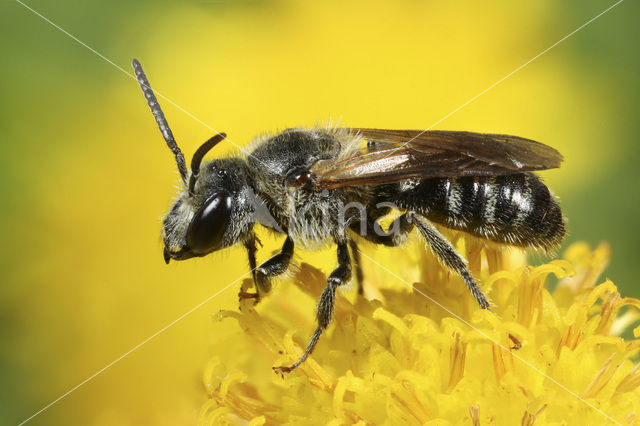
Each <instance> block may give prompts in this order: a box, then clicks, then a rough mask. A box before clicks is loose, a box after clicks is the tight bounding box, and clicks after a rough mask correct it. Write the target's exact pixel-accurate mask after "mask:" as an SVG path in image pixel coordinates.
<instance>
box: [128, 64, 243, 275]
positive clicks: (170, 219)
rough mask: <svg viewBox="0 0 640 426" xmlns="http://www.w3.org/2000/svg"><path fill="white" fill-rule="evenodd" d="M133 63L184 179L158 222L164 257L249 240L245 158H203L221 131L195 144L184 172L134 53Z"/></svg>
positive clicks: (179, 154)
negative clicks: (182, 184)
mask: <svg viewBox="0 0 640 426" xmlns="http://www.w3.org/2000/svg"><path fill="white" fill-rule="evenodd" d="M133 69H134V71H135V74H136V78H137V80H138V83H139V84H140V87H141V88H142V92H143V93H144V96H145V98H146V99H147V103H148V105H149V108H151V113H152V114H153V116H154V117H155V119H156V123H157V124H158V127H159V128H160V132H161V133H162V136H163V137H164V139H165V141H166V142H167V145H168V146H169V148H170V149H171V151H172V152H173V154H174V155H175V158H176V163H177V165H178V171H179V172H180V176H181V178H182V182H183V183H184V188H183V190H182V191H181V193H180V195H179V196H178V198H177V200H176V201H175V203H174V204H173V206H172V207H171V209H170V210H169V213H168V214H167V216H166V217H165V219H164V223H163V226H162V238H163V240H164V259H165V261H166V262H167V263H169V260H170V259H176V260H183V259H189V258H191V257H199V256H204V255H206V254H209V253H211V252H213V251H216V250H220V249H222V248H225V247H229V246H231V245H233V244H235V243H237V242H240V241H245V240H248V238H249V236H250V234H251V229H252V228H253V220H252V213H253V209H252V200H253V198H252V197H253V192H252V191H251V186H250V184H249V175H248V172H247V164H246V163H245V162H244V161H243V160H241V159H238V158H227V159H218V160H213V161H209V162H207V163H205V164H202V159H203V158H204V156H205V155H206V154H207V152H209V151H210V150H211V149H212V148H213V147H214V146H216V145H217V144H218V143H219V142H221V141H222V140H224V138H225V137H226V135H225V134H224V133H220V134H217V135H215V136H213V137H212V138H211V139H209V140H208V141H206V142H205V143H204V144H202V146H200V148H198V150H197V151H196V152H195V154H194V155H193V159H192V161H191V171H190V172H189V171H188V170H187V166H186V163H185V160H184V155H183V154H182V151H181V150H180V148H179V147H178V145H177V143H176V141H175V139H174V137H173V133H172V132H171V129H170V128H169V124H168V123H167V121H166V119H165V116H164V113H163V112H162V109H161V108H160V105H159V103H158V100H157V98H156V96H155V94H154V92H153V90H152V89H151V86H150V85H149V81H148V80H147V77H146V75H145V73H144V71H143V70H142V65H140V62H138V61H137V60H136V59H134V60H133Z"/></svg>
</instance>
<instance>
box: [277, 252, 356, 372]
mask: <svg viewBox="0 0 640 426" xmlns="http://www.w3.org/2000/svg"><path fill="white" fill-rule="evenodd" d="M337 244H338V267H337V268H336V269H335V270H334V271H333V272H332V273H331V275H329V278H328V279H327V286H326V287H325V288H324V290H323V291H322V295H321V296H320V300H319V301H318V307H317V308H316V318H317V320H318V327H317V328H316V330H315V331H314V332H313V335H312V336H311V339H309V343H308V344H307V348H306V349H305V350H304V353H303V354H302V356H301V357H300V359H298V360H297V361H296V362H294V363H293V364H291V366H289V367H286V366H282V367H273V370H274V371H275V372H276V373H278V374H280V375H281V376H282V377H284V373H290V372H292V371H293V370H295V369H296V368H297V367H298V366H299V365H300V364H302V363H303V362H304V361H305V360H306V359H307V358H308V357H309V355H311V352H313V349H314V348H315V346H316V343H318V340H320V336H321V335H322V332H323V331H324V330H325V329H326V328H327V326H328V325H329V323H330V322H331V318H332V317H333V308H334V305H335V298H336V290H337V289H338V286H340V285H342V284H344V283H345V282H347V281H349V279H350V278H351V261H350V259H349V246H348V244H347V242H346V241H344V242H337Z"/></svg>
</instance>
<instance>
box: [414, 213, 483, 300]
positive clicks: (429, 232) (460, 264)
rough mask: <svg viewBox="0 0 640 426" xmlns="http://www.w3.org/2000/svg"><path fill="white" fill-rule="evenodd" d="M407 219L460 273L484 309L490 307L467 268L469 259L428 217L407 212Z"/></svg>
mask: <svg viewBox="0 0 640 426" xmlns="http://www.w3.org/2000/svg"><path fill="white" fill-rule="evenodd" d="M407 219H408V220H409V222H411V223H413V224H414V225H415V226H416V228H418V230H420V233H421V234H422V236H423V237H424V238H425V240H427V244H428V245H429V247H431V250H433V252H434V253H435V255H436V256H437V257H438V259H439V260H440V261H441V262H442V263H443V264H444V265H445V266H446V267H447V268H449V269H451V270H453V271H454V272H455V273H457V274H458V275H460V276H461V277H462V279H463V280H464V282H465V284H466V285H467V287H468V288H469V291H471V294H473V297H475V299H476V301H477V302H478V304H479V305H480V307H481V308H482V309H489V310H491V307H490V305H489V301H488V300H487V297H486V296H485V295H484V293H483V292H482V290H481V289H480V287H478V284H477V283H476V281H475V280H474V279H473V277H472V276H471V272H470V271H469V268H467V261H466V260H465V259H464V257H462V256H461V255H460V254H459V253H458V252H457V251H456V249H455V248H454V247H453V245H452V244H451V243H450V242H449V241H447V239H446V238H445V237H444V236H443V235H442V234H441V233H440V232H438V230H437V229H436V228H435V226H433V224H431V222H429V221H428V220H427V219H425V218H423V217H422V216H420V215H418V214H417V213H414V212H409V213H407Z"/></svg>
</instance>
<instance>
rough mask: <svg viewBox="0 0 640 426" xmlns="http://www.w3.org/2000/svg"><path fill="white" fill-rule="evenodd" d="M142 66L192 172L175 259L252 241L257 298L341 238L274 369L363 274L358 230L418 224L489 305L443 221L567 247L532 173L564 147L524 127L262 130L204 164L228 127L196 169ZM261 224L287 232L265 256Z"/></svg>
mask: <svg viewBox="0 0 640 426" xmlns="http://www.w3.org/2000/svg"><path fill="white" fill-rule="evenodd" d="M133 67H134V70H135V74H136V77H137V79H138V82H139V83H140V86H141V87H142V90H143V92H144V95H145V97H146V99H147V102H148V104H149V107H150V108H151V112H152V113H153V115H154V117H155V119H156V122H157V123H158V126H159V128H160V131H161V132H162V135H163V136H164V139H165V140H166V142H167V144H168V145H169V148H171V150H172V151H173V153H174V154H175V157H176V161H177V163H178V170H179V171H180V175H181V177H182V180H183V182H184V188H183V190H182V191H181V192H180V194H179V196H178V198H177V200H176V201H175V203H174V205H173V207H171V210H169V213H168V214H167V216H166V217H165V219H164V224H163V228H162V236H163V239H164V246H165V247H164V258H165V261H166V262H167V263H168V262H169V260H170V259H176V260H184V259H188V258H191V257H196V256H198V257H199V256H205V255H207V254H209V253H211V252H213V251H216V250H221V249H223V248H226V247H229V246H232V245H235V244H237V243H242V244H244V246H245V247H246V249H247V252H248V256H249V265H250V267H251V271H252V274H253V279H254V283H255V285H256V293H255V294H247V293H241V297H255V298H256V299H258V298H259V297H260V295H262V294H265V293H267V292H269V290H270V288H271V284H270V280H271V279H272V278H273V277H275V276H277V275H279V274H282V273H283V272H285V271H286V270H287V268H288V265H289V261H290V260H291V257H292V255H293V251H294V246H295V245H301V246H304V247H306V248H311V249H313V248H317V247H320V246H323V245H326V244H327V243H331V242H334V243H335V244H336V246H337V258H338V266H337V267H336V269H335V270H334V271H333V272H332V273H331V274H330V275H329V278H328V279H327V286H326V287H325V289H324V291H323V292H322V295H321V296H320V300H319V301H318V306H317V312H316V316H317V321H318V327H317V328H316V330H315V332H314V333H313V335H312V337H311V339H310V341H309V344H308V346H307V348H306V350H305V352H304V354H303V355H302V357H301V358H300V359H299V360H298V361H296V362H295V363H294V364H293V365H291V366H289V367H276V368H275V370H276V371H277V372H279V373H281V374H282V373H284V372H290V371H292V370H293V369H295V368H296V367H297V366H298V365H300V363H302V362H304V360H305V359H306V358H307V357H308V356H309V354H310V353H311V352H312V351H313V348H314V347H315V345H316V343H317V342H318V339H319V338H320V336H321V334H322V332H323V330H324V329H326V328H327V326H328V325H329V323H330V321H331V318H332V316H333V309H334V301H335V293H336V289H337V288H338V287H339V286H340V285H342V284H344V283H346V282H347V281H349V279H350V278H351V275H352V267H353V268H355V275H356V277H357V278H358V281H360V278H361V276H362V274H361V271H360V267H359V251H358V248H357V246H356V243H355V241H354V237H362V238H364V239H366V240H368V241H371V242H373V243H376V244H382V245H385V246H397V245H400V244H402V243H403V242H404V241H405V240H406V238H407V236H408V234H409V233H410V232H411V231H412V230H413V229H414V228H416V229H417V230H418V231H419V232H420V234H421V235H422V236H423V237H424V239H425V240H426V242H427V244H428V245H429V247H430V248H431V249H432V251H433V252H434V253H435V255H436V257H437V258H438V259H439V260H440V261H441V263H442V264H443V265H444V266H445V267H447V268H449V269H450V270H452V271H453V272H455V273H457V274H459V275H460V276H461V277H462V278H463V280H464V282H465V283H466V285H467V287H468V288H469V290H470V291H471V293H472V294H473V296H474V297H475V299H476V300H477V302H478V304H479V305H480V307H481V308H483V309H490V304H489V302H488V301H487V298H486V296H485V295H484V293H483V292H482V290H481V289H480V287H479V286H478V284H477V283H476V281H475V280H474V278H473V277H472V275H471V273H470V272H469V269H468V267H467V261H466V259H464V258H463V257H462V256H461V255H460V254H459V253H458V252H457V251H456V249H455V248H454V247H453V245H452V244H451V243H450V242H449V241H447V239H446V238H445V237H444V236H443V235H442V234H441V233H440V232H439V231H438V230H437V229H436V227H435V226H434V225H433V223H439V224H442V225H444V226H446V227H448V228H453V229H457V230H461V231H464V232H467V233H470V234H472V235H475V236H478V237H482V238H485V239H488V240H491V241H495V242H498V243H503V244H508V245H513V246H519V247H531V248H540V249H549V248H553V247H556V246H558V245H559V243H560V241H561V240H562V238H563V237H564V235H565V220H564V218H563V216H562V212H561V211H560V207H559V205H558V202H557V200H556V199H555V197H554V196H553V194H551V192H550V191H549V189H548V188H547V187H546V186H545V185H544V184H543V183H542V181H541V180H540V179H539V178H538V177H537V176H536V175H534V174H533V173H531V172H532V171H535V170H544V169H550V168H556V167H559V165H560V163H561V161H562V156H561V155H560V154H559V153H558V152H557V151H556V150H555V149H553V148H550V147H548V146H546V145H543V144H541V143H538V142H535V141H532V140H529V139H524V138H520V137H517V136H508V135H497V134H479V133H470V132H454V131H425V132H421V131H415V130H380V129H355V128H354V129H346V128H342V129H338V128H330V129H325V128H312V129H303V128H297V129H288V130H285V131H283V132H281V133H279V134H277V135H274V136H270V137H264V138H261V139H260V140H259V141H258V143H257V144H255V147H254V148H253V149H251V150H249V151H248V152H247V153H246V155H242V156H240V155H239V156H237V157H231V158H221V159H216V160H212V161H209V162H206V163H204V164H201V163H202V159H203V157H204V155H205V154H206V153H207V152H208V151H209V150H211V148H213V147H214V146H215V145H216V144H218V143H219V142H220V141H222V140H223V139H224V138H225V134H218V135H216V136H214V137H213V138H211V139H209V140H208V141H206V142H205V143H204V144H203V145H202V146H201V147H200V148H199V149H198V150H197V151H196V153H195V154H194V156H193V160H192V162H191V171H190V172H189V171H188V170H187V167H186V164H185V160H184V156H183V155H182V152H181V151H180V149H179V148H178V146H177V144H176V142H175V140H174V138H173V135H172V133H171V130H170V129H169V126H168V124H167V122H166V120H165V117H164V114H163V113H162V110H161V109H160V106H159V104H158V101H157V99H156V97H155V95H154V93H153V90H152V89H151V88H150V86H149V82H148V80H147V78H146V76H145V74H144V72H143V70H142V67H141V65H140V63H139V62H138V61H137V60H135V59H134V61H133ZM365 140H366V141H367V143H366V144H364V141H365ZM394 208H395V209H397V210H399V211H400V212H401V213H402V214H401V215H400V216H399V217H398V218H397V219H395V221H394V222H393V223H392V224H391V225H390V227H389V228H388V229H387V230H382V229H381V226H380V224H379V220H380V218H382V217H383V216H385V215H387V214H388V213H389V212H390V211H391V210H392V209H394ZM255 223H260V224H263V225H265V226H267V227H270V228H272V229H274V230H276V231H278V232H280V233H283V234H286V235H287V237H286V239H285V242H284V245H283V246H282V249H281V251H280V252H279V253H278V254H276V255H275V256H273V257H271V258H270V259H269V260H267V261H266V262H264V263H263V264H261V265H260V266H257V264H256V241H257V238H256V236H255V234H254V232H253V227H254V224H255ZM352 265H353V266H352ZM359 291H360V292H361V291H362V287H361V283H360V282H359Z"/></svg>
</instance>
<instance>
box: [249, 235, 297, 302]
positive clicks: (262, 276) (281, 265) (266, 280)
mask: <svg viewBox="0 0 640 426" xmlns="http://www.w3.org/2000/svg"><path fill="white" fill-rule="evenodd" d="M257 241H258V242H260V240H257ZM255 242H256V238H255V237H254V238H252V239H250V240H249V241H248V242H246V243H245V247H246V248H247V254H248V256H249V267H250V268H251V274H252V275H253V282H254V283H255V285H256V292H255V293H247V292H240V294H238V297H239V298H240V299H241V300H242V299H249V298H253V299H256V303H258V302H259V301H260V296H261V294H264V293H268V292H269V291H270V290H271V281H270V278H272V277H274V276H276V275H279V274H281V273H283V272H284V271H286V270H287V267H288V266H289V262H290V261H291V257H292V256H293V248H294V244H293V240H292V239H291V238H289V237H287V239H286V240H285V241H284V244H283V245H282V249H281V250H280V253H278V254H276V255H275V256H273V257H271V258H270V259H269V260H267V261H266V262H264V263H263V264H261V265H260V266H258V267H257V266H256V265H257V263H256V251H257V249H256V244H255Z"/></svg>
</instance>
